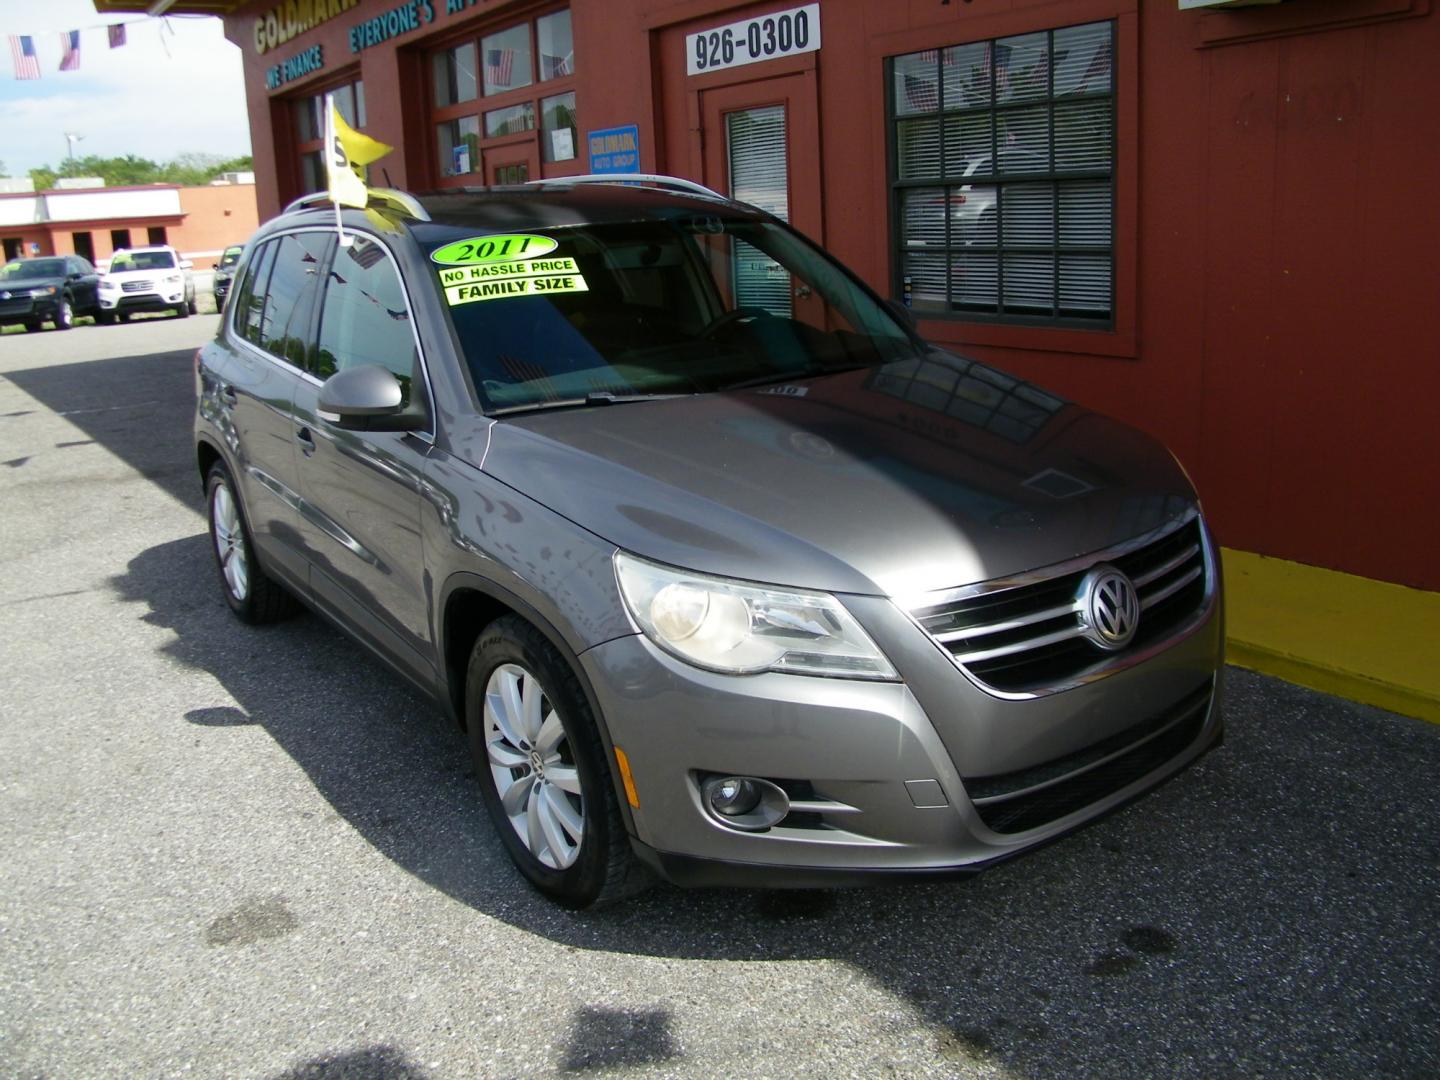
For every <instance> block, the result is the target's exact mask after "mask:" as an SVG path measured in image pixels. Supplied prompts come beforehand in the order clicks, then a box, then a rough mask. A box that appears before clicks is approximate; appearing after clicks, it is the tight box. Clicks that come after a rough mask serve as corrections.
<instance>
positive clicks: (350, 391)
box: [317, 364, 425, 431]
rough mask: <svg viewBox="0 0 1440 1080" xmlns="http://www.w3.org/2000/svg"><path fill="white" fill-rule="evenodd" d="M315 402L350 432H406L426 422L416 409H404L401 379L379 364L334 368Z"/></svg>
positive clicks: (323, 411)
mask: <svg viewBox="0 0 1440 1080" xmlns="http://www.w3.org/2000/svg"><path fill="white" fill-rule="evenodd" d="M317 405H318V408H319V410H320V412H321V413H322V414H329V416H334V417H337V418H338V420H337V421H336V426H337V427H340V428H344V429H346V430H349V431H409V430H411V429H414V428H420V427H423V426H424V424H425V418H424V416H423V415H422V414H421V413H420V411H419V410H413V411H412V410H407V409H406V408H405V392H404V391H403V390H401V389H400V381H399V380H398V379H396V378H395V376H394V375H393V374H391V373H390V372H389V371H387V370H386V369H385V368H383V367H381V366H380V365H379V364H365V365H364V366H362V367H353V368H346V369H345V370H344V371H337V372H336V373H335V374H334V375H331V376H330V378H328V379H326V380H325V383H324V385H323V386H321V387H320V397H319V401H318V402H317ZM327 419H328V417H327Z"/></svg>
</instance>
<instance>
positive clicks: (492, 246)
mask: <svg viewBox="0 0 1440 1080" xmlns="http://www.w3.org/2000/svg"><path fill="white" fill-rule="evenodd" d="M559 246H560V245H559V244H558V243H557V242H556V241H555V240H553V239H551V238H550V237H548V236H531V235H529V234H527V233H515V234H511V233H500V234H497V235H495V236H472V237H470V239H468V240H457V241H455V243H453V244H446V245H445V246H444V247H442V248H436V249H435V250H434V251H432V252H431V253H430V261H431V262H435V263H439V264H440V265H442V266H470V265H473V264H475V263H504V262H514V261H517V260H520V259H538V258H540V257H541V256H543V255H549V254H550V253H551V252H552V251H554V250H555V249H556V248H557V247H559Z"/></svg>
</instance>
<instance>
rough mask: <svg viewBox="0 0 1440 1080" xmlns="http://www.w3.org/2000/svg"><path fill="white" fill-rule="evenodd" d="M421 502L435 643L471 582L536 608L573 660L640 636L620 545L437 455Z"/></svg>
mask: <svg viewBox="0 0 1440 1080" xmlns="http://www.w3.org/2000/svg"><path fill="white" fill-rule="evenodd" d="M422 494H423V500H422V508H421V515H422V526H421V531H422V537H423V544H424V549H425V565H426V567H427V569H428V571H429V574H428V577H429V582H428V586H429V587H430V588H431V589H432V590H433V594H432V595H433V601H432V603H433V612H432V617H433V618H434V619H435V621H436V627H435V629H436V634H437V640H440V639H441V638H440V636H441V635H442V634H443V630H444V616H445V611H444V604H445V599H446V597H447V596H448V595H449V593H450V591H451V589H452V587H453V584H454V580H455V579H458V578H461V577H463V576H465V575H474V576H476V577H478V578H480V579H482V580H484V581H486V582H489V583H491V584H492V585H494V586H495V588H496V590H497V591H498V592H499V593H502V594H505V595H508V596H512V597H515V598H516V599H518V600H519V601H520V602H521V603H522V604H524V605H526V606H528V607H529V608H530V609H531V610H532V611H533V612H534V613H535V614H536V615H538V616H539V617H540V618H542V619H544V620H546V621H547V622H548V623H549V624H550V626H551V627H553V628H554V629H555V630H556V631H557V632H558V633H559V634H560V636H561V637H562V638H563V639H564V642H565V644H566V646H567V647H568V648H569V649H570V651H571V652H572V653H573V654H575V655H579V654H580V653H582V652H584V651H585V650H586V649H588V648H591V647H592V646H594V645H597V644H599V643H601V642H604V641H609V640H611V639H612V638H616V637H621V636H623V635H626V634H632V633H634V632H635V631H634V628H633V627H632V626H631V625H630V622H629V619H628V617H627V616H626V614H625V609H624V605H623V603H622V602H621V599H620V594H619V588H618V586H617V585H616V582H615V571H614V566H613V564H612V562H611V555H612V554H613V553H614V551H615V547H614V545H613V544H610V543H608V542H606V541H604V540H602V539H600V538H599V537H597V536H595V535H594V534H592V533H589V532H586V531H585V530H584V529H582V528H580V527H579V526H578V525H576V524H574V523H573V522H571V521H568V520H567V519H565V518H563V517H561V516H560V515H559V514H556V513H554V512H553V511H550V510H547V509H546V508H545V507H543V506H541V505H540V504H539V503H537V502H535V501H534V500H533V499H530V498H528V497H527V496H525V495H522V494H521V493H520V492H518V491H516V490H514V489H513V488H510V487H508V486H506V485H505V484H502V483H500V482H499V481H498V480H496V479H494V478H493V477H491V476H488V475H486V474H485V473H483V472H481V471H480V470H479V469H477V468H476V467H475V466H473V465H471V464H469V463H467V462H465V461H463V460H461V459H460V458H457V457H455V456H454V455H452V454H449V453H447V452H445V451H444V450H441V449H439V448H437V449H436V450H434V451H432V453H431V455H430V458H429V460H428V462H427V464H426V472H425V484H424V489H423V492H422Z"/></svg>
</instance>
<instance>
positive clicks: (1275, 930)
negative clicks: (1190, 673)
mask: <svg viewBox="0 0 1440 1080" xmlns="http://www.w3.org/2000/svg"><path fill="white" fill-rule="evenodd" d="M214 573H215V571H214V569H213V564H212V562H211V559H210V554H209V551H208V542H207V538H206V536H205V535H204V534H198V535H195V536H191V537H188V538H185V539H182V540H177V541H173V542H170V543H166V544H162V545H159V546H157V547H153V548H151V549H149V550H147V551H144V552H141V553H140V554H138V555H137V556H135V557H134V558H133V559H132V560H131V561H130V562H129V564H128V567H127V569H126V572H125V573H124V574H123V575H121V576H119V577H117V578H116V579H115V580H114V582H113V584H114V586H115V588H116V589H117V590H118V592H119V593H120V595H121V596H122V597H123V598H124V599H126V600H128V601H130V602H132V603H134V604H136V605H138V607H139V617H140V618H142V619H144V620H145V621H146V622H147V623H150V624H153V625H157V626H161V627H164V628H166V629H169V630H170V631H172V632H173V633H174V639H173V641H172V642H171V643H170V644H169V645H168V646H166V652H167V653H169V654H170V655H171V656H172V657H173V658H175V659H177V660H179V661H180V662H182V663H184V664H186V665H190V666H193V667H196V668H200V669H203V670H205V671H208V672H210V673H212V674H213V675H214V676H215V677H216V678H217V679H218V680H220V682H221V683H222V684H223V685H224V687H225V689H226V691H227V692H228V693H229V694H230V695H231V696H232V697H233V699H234V702H235V705H234V706H233V707H230V706H226V707H210V708H201V709H196V710H194V711H193V712H191V713H190V714H188V715H187V716H185V717H183V718H182V717H176V723H177V725H183V724H185V723H187V722H188V723H190V724H193V725H196V726H198V727H201V728H204V727H215V726H230V725H236V724H258V725H260V726H261V727H262V728H264V729H265V731H266V732H267V733H268V734H269V735H270V736H271V737H272V738H273V739H274V740H275V741H276V742H277V743H278V744H279V745H280V747H281V748H282V749H284V750H285V751H286V753H288V754H289V755H290V756H291V757H292V758H293V759H294V760H295V762H296V763H297V764H299V765H300V766H301V767H302V768H303V769H304V770H305V772H306V774H307V775H308V776H309V778H310V780H311V781H312V782H313V783H314V785H315V787H316V789H317V791H318V792H319V793H320V794H321V795H322V796H323V797H324V798H325V799H326V800H327V801H328V802H329V803H330V805H331V806H332V807H333V808H334V811H335V813H336V814H338V815H339V816H340V817H341V818H343V819H344V820H345V821H346V822H348V823H349V824H350V825H351V826H352V827H354V828H355V829H356V830H357V831H358V832H359V833H360V834H361V835H362V836H363V837H364V838H365V839H366V841H367V842H369V843H370V844H372V845H374V847H375V848H376V849H377V850H378V851H379V852H381V853H382V854H384V855H385V856H386V857H387V858H389V859H391V860H393V861H394V862H395V863H396V864H397V865H398V866H400V867H401V868H403V869H404V870H406V871H408V872H409V873H411V874H413V875H415V876H416V877H418V878H419V879H421V880H423V881H425V882H426V883H428V884H429V885H431V886H432V887H434V888H436V889H439V890H441V891H443V892H444V893H446V894H448V895H449V896H451V897H453V898H455V899H457V900H459V901H461V902H463V903H465V904H467V905H469V906H471V907H472V908H474V909H475V910H477V911H479V912H482V913H484V914H485V915H488V916H492V917H494V918H497V919H502V920H504V921H505V922H507V923H509V924H511V925H513V926H515V927H518V928H520V929H523V930H525V931H527V932H530V933H534V934H538V935H541V936H543V937H544V938H547V939H549V940H551V941H554V942H557V943H561V944H564V945H568V946H572V947H576V948H583V949H592V950H602V951H609V952H619V953H632V954H640V955H646V956H660V957H670V958H680V959H687V960H701V961H707V960H723V961H741V962H746V961H767V962H779V961H801V962H811V961H830V962H835V961H838V962H841V963H843V964H844V965H848V966H849V968H851V969H853V971H854V972H857V973H859V975H860V977H861V978H862V979H865V980H870V981H872V982H873V983H874V984H876V985H878V986H880V987H883V988H884V989H885V990H887V991H889V992H891V993H892V994H894V995H895V996H896V997H897V998H898V999H899V1000H900V1001H901V1002H904V1003H905V1008H906V1009H907V1010H909V1011H910V1013H911V1015H910V1017H909V1018H908V1019H902V1018H897V1019H896V1021H895V1022H896V1023H897V1024H899V1023H902V1022H903V1023H908V1024H910V1025H912V1026H913V1024H914V1023H916V1022H919V1023H920V1024H922V1025H923V1029H924V1030H925V1031H926V1032H927V1034H926V1036H925V1037H927V1038H929V1039H931V1040H932V1043H933V1053H934V1055H935V1061H936V1063H937V1068H939V1069H942V1070H943V1069H945V1068H946V1067H947V1063H948V1064H949V1065H953V1067H954V1068H956V1069H961V1068H965V1067H972V1066H976V1065H989V1066H993V1067H995V1068H997V1069H998V1070H1000V1071H1001V1072H1002V1073H1006V1074H1008V1073H1014V1074H1017V1075H1026V1076H1034V1077H1057V1078H1058V1077H1070V1076H1074V1075H1097V1074H1117V1073H1118V1074H1124V1075H1138V1076H1150V1075H1166V1076H1177V1075H1194V1076H1212V1075H1220V1074H1268V1073H1275V1072H1281V1071H1285V1072H1292V1071H1293V1072H1295V1073H1297V1074H1300V1075H1330V1076H1338V1075H1359V1074H1365V1075H1371V1074H1375V1073H1382V1074H1386V1075H1422V1074H1430V1075H1433V1074H1434V1073H1435V1072H1436V1070H1437V1069H1440V1038H1437V1034H1436V1027H1435V1023H1434V1017H1435V1015H1436V1013H1437V1011H1440V980H1437V977H1436V972H1437V970H1440V943H1437V935H1436V933H1435V927H1436V926H1437V925H1440V835H1437V832H1436V830H1435V828H1434V823H1435V821H1436V820H1437V819H1440V729H1436V728H1433V727H1430V726H1428V725H1425V724H1423V723H1420V722H1418V721H1410V720H1407V719H1405V718H1402V717H1397V716H1393V715H1391V714H1388V713H1383V712H1381V711H1379V710H1374V709H1369V708H1365V707H1362V706H1355V705H1352V704H1350V703H1348V702H1342V701H1339V700H1338V699H1335V698H1330V697H1327V696H1325V695H1321V694H1316V693H1312V692H1310V691H1306V690H1302V689H1299V688H1296V687H1293V686H1289V685H1287V684H1284V683H1279V682H1277V681H1275V680H1271V679H1266V678H1263V677H1261V676H1257V675H1253V674H1250V673H1247V672H1243V671H1238V670H1234V669H1232V670H1231V671H1230V672H1229V699H1228V708H1227V715H1228V717H1229V730H1228V735H1227V742H1226V744H1225V745H1224V747H1223V748H1221V749H1219V750H1218V751H1216V752H1214V753H1212V754H1210V755H1209V756H1208V757H1206V758H1205V759H1203V760H1202V761H1201V762H1200V763H1199V764H1198V765H1197V766H1195V767H1194V768H1192V769H1191V770H1189V771H1188V772H1187V773H1185V774H1183V775H1182V776H1181V777H1179V778H1177V779H1176V780H1174V781H1173V782H1171V783H1170V784H1168V785H1166V786H1165V787H1164V788H1162V789H1161V790H1160V791H1158V792H1156V793H1155V794H1154V795H1152V796H1151V797H1149V798H1147V799H1144V800H1142V801H1141V802H1139V803H1137V804H1135V805H1134V806H1132V807H1130V808H1129V809H1127V810H1125V811H1122V812H1121V813H1119V814H1117V815H1114V816H1112V817H1110V818H1108V819H1106V820H1105V821H1104V822H1102V823H1100V824H1098V825H1096V826H1094V827H1092V828H1090V829H1088V830H1085V831H1083V832H1081V833H1079V834H1076V835H1075V836H1072V837H1070V838H1068V839H1066V840H1063V841H1061V842H1059V843H1056V844H1054V845H1051V846H1050V847H1048V848H1046V849H1044V850H1043V851H1041V852H1038V853H1036V854H1034V855H1032V856H1030V857H1028V858H1025V859H1021V860H1017V861H1016V862H1013V863H1009V864H1005V865H1003V866H999V867H997V868H995V869H993V870H991V871H989V872H987V873H985V874H983V875H981V876H979V877H977V878H975V879H972V880H969V881H966V882H962V883H959V884H944V885H941V884H915V885H912V886H882V887H876V888H871V889H861V890H853V891H850V890H846V891H833V892H818V891H810V892H764V891H748V890H708V891H683V890H679V889H674V888H671V887H668V886H657V887H656V888H655V889H653V890H651V891H650V892H648V893H646V894H644V895H642V896H640V897H638V898H637V899H635V900H632V901H630V902H629V903H627V904H625V905H622V906H619V907H616V908H612V909H607V910H603V911H599V912H588V913H579V914H576V913H571V912H566V911H563V910H560V909H558V908H556V907H554V906H553V905H551V904H549V903H548V902H546V901H545V900H543V899H541V898H540V897H539V896H538V895H536V894H535V893H533V892H532V891H531V890H529V889H528V887H526V886H525V884H524V883H523V881H522V880H521V879H520V877H519V876H518V874H517V873H516V872H515V871H514V870H513V868H512V867H511V865H510V863H509V861H508V859H507V857H506V855H505V853H504V850H503V848H502V847H501V845H500V843H499V841H498V839H497V838H496V837H495V835H494V834H493V832H492V831H491V828H490V825H489V823H488V821H487V820H486V819H485V817H484V812H483V808H482V805H481V801H480V798H479V793H478V789H477V787H476V784H475V781H474V778H473V775H472V773H471V768H470V763H469V759H468V755H467V750H466V746H465V741H464V739H463V737H462V736H461V734H460V732H459V731H458V730H456V729H455V727H454V725H453V724H451V722H450V721H449V720H447V719H446V718H444V717H443V716H442V715H441V714H440V712H439V710H438V709H437V708H436V707H435V706H433V705H432V704H431V703H429V702H428V701H427V700H426V699H424V698H423V697H422V696H421V695H419V694H418V693H416V692H414V691H413V690H411V689H410V688H409V687H408V686H407V685H406V684H404V683H403V682H401V680H399V679H398V678H397V677H395V676H393V675H392V674H391V673H390V672H389V671H388V670H386V669H385V668H383V667H382V666H381V665H380V664H379V663H378V662H375V661H373V660H372V659H371V658H370V657H369V656H368V654H366V653H365V652H364V651H363V650H362V649H360V648H359V647H358V646H356V645H354V644H352V643H351V642H350V641H349V640H348V639H347V638H345V637H344V636H343V635H342V634H340V633H339V632H337V631H335V630H333V629H331V628H330V627H329V626H327V625H326V624H324V623H322V622H321V621H320V620H318V619H315V618H311V617H305V616H302V617H299V618H296V619H294V620H292V621H290V622H287V623H283V624H280V625H278V626H273V627H268V628H265V629H263V630H253V629H250V628H247V627H244V626H241V625H240V624H238V623H237V622H236V621H235V620H234V619H233V618H232V616H231V615H230V612H229V610H228V609H227V608H226V606H225V604H224V602H223V600H222V599H221V596H220V592H219V588H218V587H217V585H216V583H215V581H214ZM757 977H758V976H757ZM849 977H850V976H849V975H848V974H844V973H840V972H837V973H836V975H835V978H837V979H838V980H840V982H841V983H843V981H844V980H845V979H847V978H849ZM836 990H837V995H839V994H840V992H841V990H842V987H841V986H839V985H837V988H836ZM581 1012H582V1013H585V1014H586V1015H578V1014H577V1016H576V1017H574V1018H572V1029H573V1030H572V1031H571V1032H570V1035H569V1045H568V1048H567V1049H566V1050H565V1061H566V1063H568V1064H569V1065H570V1066H572V1067H574V1068H579V1069H588V1068H595V1067H610V1066H617V1067H620V1066H624V1065H625V1064H627V1063H635V1062H648V1063H657V1062H665V1061H669V1060H671V1059H672V1058H674V1057H675V1056H676V1055H678V1054H679V1050H678V1049H677V1048H676V1046H675V1045H674V1044H673V1042H672V1037H671V1035H670V1031H669V1018H668V1015H666V1014H664V1013H663V1011H662V1012H658V1013H655V1014H653V1015H652V1014H646V1015H644V1016H638V1017H637V1016H634V1015H630V1014H623V1015H618V1014H617V1015H611V1014H610V1013H605V1012H603V1011H595V1010H581ZM836 1022H837V1023H842V1022H843V1016H842V1015H840V1014H838V1013H837V1016H836ZM621 1030H623V1031H624V1032H627V1033H628V1034H627V1037H626V1039H623V1040H620V1041H619V1043H618V1044H617V1041H616V1040H615V1039H614V1038H613V1037H612V1036H613V1034H614V1033H615V1032H616V1031H621ZM817 1037H823V1033H817ZM627 1040H628V1042H627ZM613 1045H626V1046H627V1049H626V1055H627V1056H626V1057H624V1058H623V1059H614V1060H611V1059H610V1058H607V1057H606V1056H605V1053H606V1052H605V1050H604V1048H605V1047H606V1046H613Z"/></svg>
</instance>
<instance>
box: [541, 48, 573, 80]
mask: <svg viewBox="0 0 1440 1080" xmlns="http://www.w3.org/2000/svg"><path fill="white" fill-rule="evenodd" d="M574 62H575V54H574V53H573V52H572V53H569V54H568V55H566V56H551V55H549V54H548V53H541V54H540V69H541V75H542V77H543V78H545V79H559V78H562V77H563V76H566V75H573V74H575V72H574V71H573V70H572V69H571V65H572V64H574Z"/></svg>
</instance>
